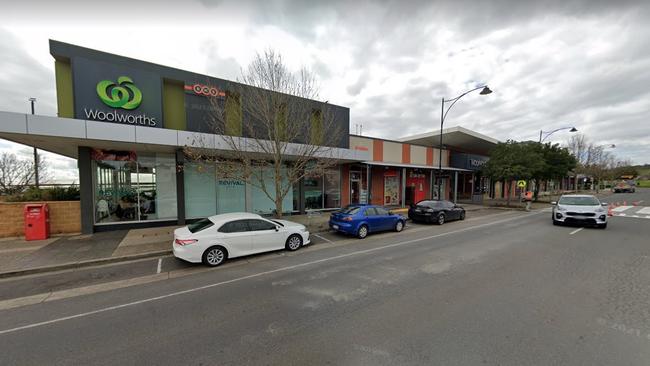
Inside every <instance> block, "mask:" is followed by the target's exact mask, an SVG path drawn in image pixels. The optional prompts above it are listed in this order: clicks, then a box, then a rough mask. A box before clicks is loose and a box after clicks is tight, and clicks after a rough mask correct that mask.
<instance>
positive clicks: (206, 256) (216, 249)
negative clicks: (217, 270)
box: [202, 245, 228, 267]
mask: <svg viewBox="0 0 650 366" xmlns="http://www.w3.org/2000/svg"><path fill="white" fill-rule="evenodd" d="M226 258H228V251H226V249H225V248H224V247H221V246H218V245H215V246H213V247H210V248H208V249H206V250H205V252H203V259H202V261H203V264H205V265H207V266H210V267H216V266H218V265H220V264H221V263H223V262H224V261H225V260H226Z"/></svg>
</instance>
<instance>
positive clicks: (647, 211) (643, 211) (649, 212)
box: [636, 207, 650, 215]
mask: <svg viewBox="0 0 650 366" xmlns="http://www.w3.org/2000/svg"><path fill="white" fill-rule="evenodd" d="M636 213H637V214H640V215H650V207H644V208H642V209H640V210H639V211H637V212H636Z"/></svg>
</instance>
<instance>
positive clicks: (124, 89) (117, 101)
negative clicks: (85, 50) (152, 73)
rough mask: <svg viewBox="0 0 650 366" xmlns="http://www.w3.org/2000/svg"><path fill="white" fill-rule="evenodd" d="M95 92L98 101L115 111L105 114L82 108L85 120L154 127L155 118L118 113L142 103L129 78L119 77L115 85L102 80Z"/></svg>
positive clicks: (100, 111)
mask: <svg viewBox="0 0 650 366" xmlns="http://www.w3.org/2000/svg"><path fill="white" fill-rule="evenodd" d="M96 91H97V96H98V97H99V99H101V101H102V102H103V103H104V104H105V105H107V106H109V107H111V108H115V110H112V111H108V112H106V111H102V110H97V109H92V108H84V113H85V115H86V119H92V120H97V121H106V122H118V123H128V124H138V125H145V126H151V127H155V126H156V118H155V117H149V116H147V115H146V114H140V115H134V114H125V113H121V112H120V111H119V109H124V110H129V111H130V110H134V109H136V108H138V106H140V103H142V92H141V91H140V89H138V87H137V86H136V85H135V84H134V83H133V80H131V78H130V77H128V76H120V77H119V78H117V83H116V82H113V81H111V80H102V81H100V82H98V83H97V87H96Z"/></svg>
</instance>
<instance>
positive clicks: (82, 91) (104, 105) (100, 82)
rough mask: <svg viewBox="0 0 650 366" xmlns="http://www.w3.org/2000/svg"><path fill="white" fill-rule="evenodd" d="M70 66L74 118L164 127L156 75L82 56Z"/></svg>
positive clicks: (160, 96) (159, 84) (158, 80)
mask: <svg viewBox="0 0 650 366" xmlns="http://www.w3.org/2000/svg"><path fill="white" fill-rule="evenodd" d="M72 65H73V68H72V70H73V71H72V72H73V84H74V91H75V92H74V107H75V108H74V111H75V118H79V119H86V120H93V121H100V122H110V123H119V124H126V125H135V126H147V127H163V123H162V92H161V88H162V84H161V79H160V76H159V75H157V74H155V73H153V72H149V71H146V70H140V69H137V68H131V67H127V66H124V65H116V64H112V63H107V62H102V61H98V60H91V59H86V58H84V57H74V58H73V60H72Z"/></svg>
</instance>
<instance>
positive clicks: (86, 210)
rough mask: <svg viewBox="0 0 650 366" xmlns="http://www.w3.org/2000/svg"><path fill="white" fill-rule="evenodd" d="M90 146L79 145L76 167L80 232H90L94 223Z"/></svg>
mask: <svg viewBox="0 0 650 366" xmlns="http://www.w3.org/2000/svg"><path fill="white" fill-rule="evenodd" d="M90 150H91V149H90V148H89V147H86V146H79V149H78V155H77V168H79V201H80V202H79V204H80V209H81V233H82V234H92V233H93V231H94V225H95V200H94V199H93V189H94V184H93V168H92V161H91V158H90Z"/></svg>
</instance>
